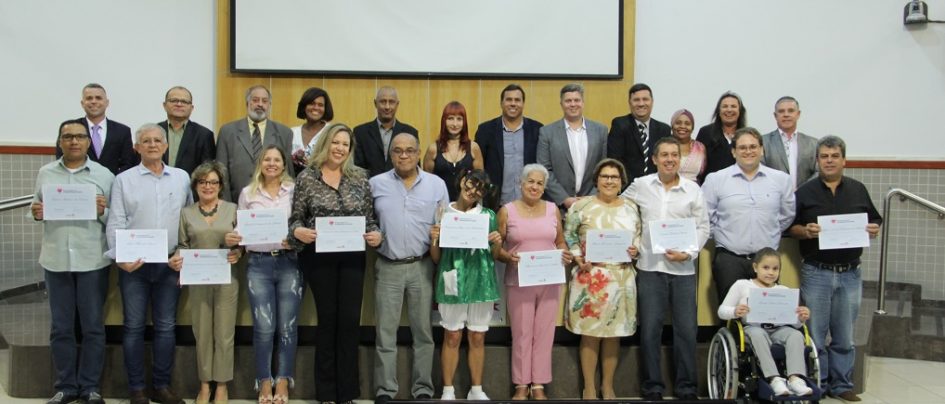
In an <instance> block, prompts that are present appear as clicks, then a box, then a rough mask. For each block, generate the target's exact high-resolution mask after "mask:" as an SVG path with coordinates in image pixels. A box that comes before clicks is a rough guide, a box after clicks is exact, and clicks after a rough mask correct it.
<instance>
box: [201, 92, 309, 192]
mask: <svg viewBox="0 0 945 404" xmlns="http://www.w3.org/2000/svg"><path fill="white" fill-rule="evenodd" d="M271 100H272V93H270V92H269V89H268V88H266V87H265V86H262V85H255V86H252V87H250V88H249V89H248V90H246V118H243V119H237V120H235V121H233V122H230V123H228V124H226V125H223V126H221V127H220V135H219V137H218V139H217V161H219V162H220V163H222V164H223V166H224V167H226V172H227V176H228V177H229V178H227V182H226V185H227V186H226V188H225V190H226V192H224V193H223V195H224V197H226V198H228V199H229V200H230V201H231V202H236V201H238V200H239V196H240V191H242V190H243V188H244V187H245V186H247V185H249V183H250V181H252V177H253V172H254V171H255V170H256V160H257V159H258V158H259V157H260V154H262V150H263V149H265V148H266V146H268V145H276V146H277V147H279V148H280V149H282V152H283V153H285V155H286V156H288V155H289V154H290V153H291V152H292V130H291V129H289V128H288V127H287V126H285V125H283V124H281V123H279V122H276V121H272V120H269V107H270V106H271V105H272V104H271V103H272V101H271ZM285 169H286V171H287V172H288V173H289V174H290V175H291V174H293V173H294V169H293V168H292V162H291V161H287V162H286V167H285Z"/></svg>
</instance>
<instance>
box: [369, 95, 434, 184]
mask: <svg viewBox="0 0 945 404" xmlns="http://www.w3.org/2000/svg"><path fill="white" fill-rule="evenodd" d="M399 106H400V99H399V98H397V89H395V88H394V87H390V86H383V87H381V88H379V89H377V94H376V95H375V96H374V109H376V110H377V118H376V119H374V120H373V121H370V122H365V123H362V124H360V125H358V126H355V127H354V138H355V142H354V144H355V150H354V164H355V165H356V166H358V167H361V168H363V169H365V170H368V175H369V176H371V177H373V176H375V175H378V174H380V173H382V172H384V171H387V170H390V169H391V167H393V163H394V160H395V159H396V156H392V155H390V149H391V147H392V146H391V141H392V139H393V137H394V135H397V134H400V133H409V134H411V135H414V136H415V137H417V136H418V135H417V133H418V132H417V129H416V128H414V127H413V126H410V125H408V124H406V123H404V122H400V121H398V120H397V107H399ZM418 139H419V138H418Z"/></svg>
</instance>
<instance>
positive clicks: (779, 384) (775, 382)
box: [771, 377, 791, 396]
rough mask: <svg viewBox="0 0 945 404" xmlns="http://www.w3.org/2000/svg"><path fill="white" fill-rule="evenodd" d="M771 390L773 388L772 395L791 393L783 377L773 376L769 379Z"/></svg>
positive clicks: (787, 394)
mask: <svg viewBox="0 0 945 404" xmlns="http://www.w3.org/2000/svg"><path fill="white" fill-rule="evenodd" d="M771 390H774V395H776V396H789V395H791V391H790V390H788V387H787V382H786V381H785V380H784V378H783V377H775V378H773V379H771Z"/></svg>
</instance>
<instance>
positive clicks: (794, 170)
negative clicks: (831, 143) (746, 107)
mask: <svg viewBox="0 0 945 404" xmlns="http://www.w3.org/2000/svg"><path fill="white" fill-rule="evenodd" d="M800 117H801V106H800V104H799V103H798V102H797V100H796V99H795V98H794V97H791V96H789V95H786V96H784V97H781V98H778V101H777V102H775V103H774V119H775V120H777V122H778V129H776V130H774V131H772V132H771V133H768V134H766V135H764V147H765V154H764V157H763V158H762V160H761V162H762V164H764V165H766V166H768V167H771V168H773V169H775V170H778V171H784V172H786V173H788V174H789V175H790V176H791V183H792V184H794V189H797V188H798V187H800V186H801V184H803V183H804V181H807V180H808V179H810V178H811V177H813V176H814V174H816V173H817V161H816V154H817V153H816V152H817V138H814V137H811V136H807V135H805V134H803V133H800V132H798V131H797V120H798V119H799V118H800Z"/></svg>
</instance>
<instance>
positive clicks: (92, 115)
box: [56, 83, 139, 174]
mask: <svg viewBox="0 0 945 404" xmlns="http://www.w3.org/2000/svg"><path fill="white" fill-rule="evenodd" d="M81 104H82V109H83V110H85V117H84V118H79V121H82V122H83V124H84V125H85V128H86V129H87V130H88V131H89V136H90V137H91V140H92V147H89V151H88V154H89V158H90V159H92V161H94V162H97V163H99V164H101V165H103V166H105V168H107V169H108V170H109V171H111V172H112V174H118V173H120V172H122V171H125V170H126V169H128V168H130V167H134V166H136V165H138V161H139V160H138V155H137V154H136V153H135V150H134V141H133V139H132V138H131V128H129V127H128V126H126V125H124V124H122V123H119V122H117V121H113V120H111V119H107V118H105V110H106V109H108V94H106V93H105V87H102V85H101V84H98V83H89V84H86V85H85V87H82V100H81ZM56 136H57V138H58V134H57V135H56ZM60 157H62V149H61V148H59V144H58V142H57V144H56V158H60Z"/></svg>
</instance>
